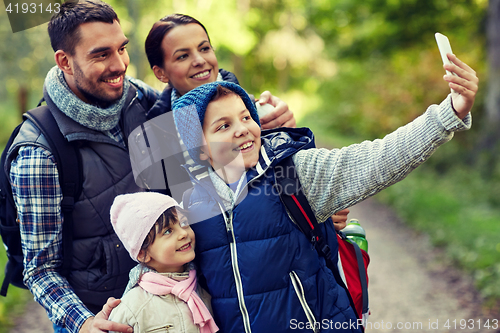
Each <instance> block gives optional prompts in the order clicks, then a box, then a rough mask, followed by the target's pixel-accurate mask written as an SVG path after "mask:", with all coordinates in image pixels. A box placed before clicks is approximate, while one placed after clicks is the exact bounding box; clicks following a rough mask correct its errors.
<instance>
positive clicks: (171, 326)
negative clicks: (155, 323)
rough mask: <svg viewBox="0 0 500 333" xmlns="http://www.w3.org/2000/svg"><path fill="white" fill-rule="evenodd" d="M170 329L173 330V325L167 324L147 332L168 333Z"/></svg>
mask: <svg viewBox="0 0 500 333" xmlns="http://www.w3.org/2000/svg"><path fill="white" fill-rule="evenodd" d="M171 328H174V325H170V324H167V325H165V326H162V327H157V328H153V329H152V330H150V331H147V332H148V333H149V332H151V333H153V332H167V333H168V332H170V329H171Z"/></svg>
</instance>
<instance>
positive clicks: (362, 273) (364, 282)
mask: <svg viewBox="0 0 500 333" xmlns="http://www.w3.org/2000/svg"><path fill="white" fill-rule="evenodd" d="M337 233H338V234H339V236H340V238H342V239H343V240H345V241H347V242H349V244H351V245H352V246H353V248H354V253H355V254H356V262H357V263H358V271H359V281H360V283H361V292H362V298H363V309H362V311H361V313H362V314H363V313H368V279H367V277H366V269H365V261H364V259H363V253H362V252H361V249H360V248H359V245H358V244H357V243H356V242H354V241H352V240H350V239H349V238H347V236H346V235H345V234H344V233H343V232H342V231H337Z"/></svg>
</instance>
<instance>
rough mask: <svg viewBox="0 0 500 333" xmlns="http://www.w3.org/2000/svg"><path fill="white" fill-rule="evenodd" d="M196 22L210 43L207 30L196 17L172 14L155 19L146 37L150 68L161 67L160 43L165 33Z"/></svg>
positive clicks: (161, 52)
mask: <svg viewBox="0 0 500 333" xmlns="http://www.w3.org/2000/svg"><path fill="white" fill-rule="evenodd" d="M191 23H196V24H198V25H199V26H200V27H202V28H203V30H205V32H206V34H207V37H208V42H209V43H210V37H209V36H208V31H207V29H205V26H204V25H203V24H201V22H200V21H198V20H197V19H195V18H193V17H191V16H188V15H184V14H172V15H168V16H165V17H164V18H162V19H160V20H159V21H157V22H156V23H155V24H153V27H152V28H151V30H150V31H149V34H148V37H147V38H146V45H145V48H146V55H147V57H148V61H149V65H150V66H151V68H153V67H154V66H158V67H160V68H163V58H164V57H165V54H163V49H162V47H161V43H162V41H163V38H164V37H165V36H166V35H167V33H168V32H169V31H170V30H172V29H173V28H175V27H177V26H180V25H186V24H191Z"/></svg>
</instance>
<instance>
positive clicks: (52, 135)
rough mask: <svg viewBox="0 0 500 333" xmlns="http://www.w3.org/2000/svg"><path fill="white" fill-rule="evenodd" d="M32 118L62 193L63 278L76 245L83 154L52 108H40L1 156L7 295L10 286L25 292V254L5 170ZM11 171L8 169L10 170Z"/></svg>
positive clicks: (0, 231) (1, 228) (0, 194)
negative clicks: (66, 134) (45, 144)
mask: <svg viewBox="0 0 500 333" xmlns="http://www.w3.org/2000/svg"><path fill="white" fill-rule="evenodd" d="M27 119H29V120H30V121H32V122H33V124H35V126H36V127H38V129H39V130H40V131H41V133H42V134H43V135H44V137H45V139H46V140H47V142H48V143H49V147H50V151H51V153H52V154H53V156H54V158H55V161H56V165H57V170H58V173H59V183H60V186H61V190H62V193H63V199H62V203H61V208H62V213H63V217H64V225H63V264H62V271H61V274H62V275H67V273H68V272H69V268H70V266H71V259H72V243H73V241H72V240H73V214H72V212H73V206H74V203H75V201H76V200H77V199H78V197H79V196H80V193H81V187H82V175H81V168H80V154H79V153H78V148H77V146H76V144H74V143H70V142H68V141H67V140H66V139H65V138H64V136H63V135H62V133H61V131H60V129H59V127H58V126H57V123H56V121H55V119H54V117H53V115H52V113H51V112H50V110H49V107H48V106H46V105H44V106H39V107H37V108H35V109H32V110H29V111H27V112H26V113H25V114H24V115H23V122H22V123H21V124H19V125H18V126H17V127H16V128H15V129H14V130H13V132H12V134H11V136H10V138H9V141H8V142H7V145H6V146H5V149H4V151H3V152H2V156H1V160H0V161H1V162H0V163H1V164H0V167H1V170H0V234H1V236H2V240H3V243H4V245H5V248H6V252H7V258H8V261H7V265H6V266H5V278H4V280H3V283H2V287H1V289H0V295H2V296H7V289H8V287H9V284H12V285H14V286H16V287H19V288H24V289H26V286H25V285H24V283H23V269H24V267H23V252H22V248H21V233H20V229H19V222H18V220H17V209H16V205H15V203H14V198H13V197H12V189H11V186H10V181H9V179H10V177H9V175H8V174H7V172H6V171H5V163H6V155H7V152H8V151H9V149H10V147H11V145H12V143H13V141H14V139H15V137H16V136H17V134H18V133H19V130H20V128H21V126H22V124H23V123H24V121H26V120H27ZM7 169H8V168H7Z"/></svg>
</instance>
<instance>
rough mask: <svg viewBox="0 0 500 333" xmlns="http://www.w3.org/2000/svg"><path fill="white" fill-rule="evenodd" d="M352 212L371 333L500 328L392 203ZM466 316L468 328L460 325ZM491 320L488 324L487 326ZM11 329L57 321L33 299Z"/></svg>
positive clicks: (465, 281)
mask: <svg viewBox="0 0 500 333" xmlns="http://www.w3.org/2000/svg"><path fill="white" fill-rule="evenodd" d="M349 217H350V218H357V219H359V221H360V223H361V224H362V225H363V227H364V228H365V230H366V232H367V238H368V241H369V253H370V256H371V263H370V266H369V268H368V274H369V278H370V283H369V294H370V308H371V313H372V315H371V316H370V318H369V326H368V329H367V332H430V333H440V332H443V333H444V332H500V328H499V327H498V325H500V323H498V321H497V328H496V329H493V325H494V323H493V322H492V319H496V320H500V316H499V315H498V314H495V315H493V314H486V313H484V311H482V309H481V302H480V299H479V297H478V295H477V293H476V292H474V291H473V289H472V287H471V285H472V284H471V280H470V279H469V278H466V277H464V276H463V274H461V273H460V272H457V271H456V270H455V269H452V268H450V267H444V266H443V264H441V263H440V262H442V261H441V260H440V259H439V252H438V251H436V250H434V249H431V248H430V246H429V241H428V240H427V238H426V237H425V236H423V235H419V234H417V233H416V232H414V231H412V230H411V229H409V228H407V227H406V226H404V225H403V224H402V223H401V222H400V220H399V219H398V217H397V216H396V215H395V214H394V213H393V212H392V211H391V210H390V209H389V208H387V207H386V206H384V205H381V204H379V203H377V202H376V201H375V200H373V199H369V200H367V201H364V202H362V203H360V204H358V205H356V206H354V207H351V213H350V214H349ZM462 319H463V320H467V322H466V324H467V325H468V327H469V328H466V329H461V326H460V324H461V320H462ZM488 319H489V324H490V328H489V329H487V328H485V327H484V326H485V323H486V320H488ZM446 323H448V326H446ZM462 323H463V321H462ZM479 324H480V326H481V327H479ZM11 332H12V333H13V332H16V333H27V332H39V333H45V332H47V333H49V332H52V326H51V324H50V322H49V321H48V319H47V317H46V315H45V312H44V311H43V309H42V308H41V307H40V306H38V305H37V304H35V303H30V304H29V305H28V309H27V311H26V315H25V316H24V317H22V318H18V320H17V325H16V327H15V328H14V329H13V330H11ZM259 333H260V332H259Z"/></svg>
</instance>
